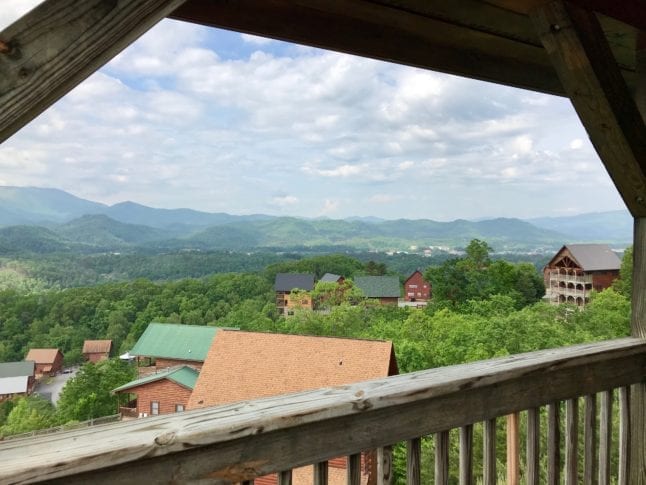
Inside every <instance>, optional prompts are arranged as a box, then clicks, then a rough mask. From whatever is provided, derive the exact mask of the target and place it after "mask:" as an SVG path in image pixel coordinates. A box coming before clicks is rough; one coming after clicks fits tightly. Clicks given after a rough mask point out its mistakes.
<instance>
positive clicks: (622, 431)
mask: <svg viewBox="0 0 646 485" xmlns="http://www.w3.org/2000/svg"><path fill="white" fill-rule="evenodd" d="M629 473H630V388H629V387H620V388H619V473H618V475H619V476H618V478H617V483H618V484H619V485H628V483H629V480H628V478H629V476H630V475H629Z"/></svg>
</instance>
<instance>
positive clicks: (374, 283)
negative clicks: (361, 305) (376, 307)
mask: <svg viewBox="0 0 646 485" xmlns="http://www.w3.org/2000/svg"><path fill="white" fill-rule="evenodd" d="M354 285H355V286H356V287H357V288H359V289H360V290H361V291H362V292H363V294H364V295H365V297H366V298H369V299H373V300H379V302H380V303H381V304H382V305H397V302H398V301H399V297H400V294H401V290H400V287H399V278H398V277H397V276H357V277H355V279H354Z"/></svg>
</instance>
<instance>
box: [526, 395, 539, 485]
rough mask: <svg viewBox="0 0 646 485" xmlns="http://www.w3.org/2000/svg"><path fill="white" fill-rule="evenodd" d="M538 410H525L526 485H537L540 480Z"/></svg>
mask: <svg viewBox="0 0 646 485" xmlns="http://www.w3.org/2000/svg"><path fill="white" fill-rule="evenodd" d="M540 436H541V431H540V409H539V408H529V409H528V410H527V458H526V462H527V485H538V483H539V480H540V472H539V462H540Z"/></svg>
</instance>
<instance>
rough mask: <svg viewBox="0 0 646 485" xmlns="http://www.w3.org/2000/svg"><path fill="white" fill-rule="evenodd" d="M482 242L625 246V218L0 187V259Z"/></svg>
mask: <svg viewBox="0 0 646 485" xmlns="http://www.w3.org/2000/svg"><path fill="white" fill-rule="evenodd" d="M474 238H478V239H483V240H486V241H487V242H488V243H489V244H490V245H491V246H493V247H494V249H496V250H507V251H513V250H518V251H527V250H536V249H539V248H542V249H545V250H552V249H554V248H557V247H560V246H561V245H562V244H564V243H566V242H570V243H572V242H606V243H611V244H615V245H620V246H621V245H626V244H628V243H630V241H631V239H632V218H631V217H630V215H629V214H628V213H627V212H625V211H613V212H603V213H590V214H582V215H579V216H571V217H551V218H540V219H531V220H527V221H524V220H520V219H511V218H497V219H489V220H482V221H467V220H455V221H452V222H437V221H432V220H428V219H420V220H409V219H399V220H383V219H379V218H375V217H368V218H361V217H355V218H349V219H345V220H332V219H304V218H295V217H276V216H268V215H263V214H253V215H244V216H237V215H231V214H226V213H208V212H200V211H195V210H192V209H155V208H151V207H147V206H144V205H141V204H137V203H134V202H123V203H119V204H115V205H112V206H108V205H105V204H101V203H97V202H92V201H89V200H85V199H81V198H79V197H76V196H74V195H72V194H69V193H67V192H64V191H62V190H57V189H45V188H35V187H0V253H7V252H16V251H23V250H29V251H33V252H58V251H80V252H96V251H122V250H128V249H137V248H142V249H143V248H146V249H148V250H150V249H153V250H213V249H227V250H251V249H257V248H271V249H276V250H286V249H297V248H303V247H314V246H317V247H321V246H330V247H335V248H345V249H361V250H410V248H411V247H417V248H424V247H429V246H447V247H452V248H455V247H464V246H465V245H466V244H468V242H469V241H470V240H471V239H474Z"/></svg>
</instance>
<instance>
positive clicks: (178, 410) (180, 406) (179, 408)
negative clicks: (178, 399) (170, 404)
mask: <svg viewBox="0 0 646 485" xmlns="http://www.w3.org/2000/svg"><path fill="white" fill-rule="evenodd" d="M175 412H176V413H181V412H184V405H183V404H175Z"/></svg>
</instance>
